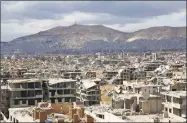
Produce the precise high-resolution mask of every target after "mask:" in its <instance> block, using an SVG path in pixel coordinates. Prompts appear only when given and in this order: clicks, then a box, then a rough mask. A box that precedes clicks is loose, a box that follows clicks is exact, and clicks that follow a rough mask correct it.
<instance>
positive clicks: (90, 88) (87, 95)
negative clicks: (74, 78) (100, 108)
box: [77, 80, 101, 106]
mask: <svg viewBox="0 0 187 123" xmlns="http://www.w3.org/2000/svg"><path fill="white" fill-rule="evenodd" d="M100 96H101V92H100V85H99V84H96V82H95V81H94V80H80V81H78V82H77V101H80V102H83V103H84V105H86V106H88V105H95V104H100V98H101V97H100Z"/></svg>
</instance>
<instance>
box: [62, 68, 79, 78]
mask: <svg viewBox="0 0 187 123" xmlns="http://www.w3.org/2000/svg"><path fill="white" fill-rule="evenodd" d="M80 76H82V72H81V71H80V70H75V71H66V72H64V73H63V75H62V77H63V78H64V79H75V80H76V77H80Z"/></svg>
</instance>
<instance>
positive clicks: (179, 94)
mask: <svg viewBox="0 0 187 123" xmlns="http://www.w3.org/2000/svg"><path fill="white" fill-rule="evenodd" d="M160 93H161V94H162V95H168V96H173V97H178V98H181V97H186V91H167V92H160Z"/></svg>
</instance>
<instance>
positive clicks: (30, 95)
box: [8, 79, 48, 108]
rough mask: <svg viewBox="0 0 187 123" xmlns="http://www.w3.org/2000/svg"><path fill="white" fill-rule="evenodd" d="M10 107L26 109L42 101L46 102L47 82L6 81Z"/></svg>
mask: <svg viewBox="0 0 187 123" xmlns="http://www.w3.org/2000/svg"><path fill="white" fill-rule="evenodd" d="M8 89H9V92H10V97H9V98H10V107H11V108H13V107H14V108H16V107H27V106H31V105H35V104H37V103H38V102H41V101H42V100H48V97H47V93H46V92H47V91H48V90H47V80H39V79H18V80H8Z"/></svg>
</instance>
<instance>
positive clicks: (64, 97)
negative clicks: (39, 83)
mask: <svg viewBox="0 0 187 123" xmlns="http://www.w3.org/2000/svg"><path fill="white" fill-rule="evenodd" d="M48 80H49V98H50V102H51V103H59V102H75V101H76V95H75V94H76V80H72V79H48Z"/></svg>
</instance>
